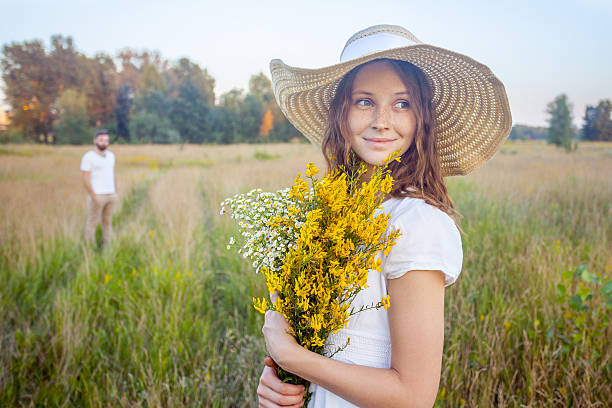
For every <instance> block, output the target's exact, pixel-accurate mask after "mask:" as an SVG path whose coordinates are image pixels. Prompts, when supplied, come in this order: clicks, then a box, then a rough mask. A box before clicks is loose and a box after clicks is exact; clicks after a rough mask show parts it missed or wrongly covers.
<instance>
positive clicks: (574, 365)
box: [0, 179, 612, 407]
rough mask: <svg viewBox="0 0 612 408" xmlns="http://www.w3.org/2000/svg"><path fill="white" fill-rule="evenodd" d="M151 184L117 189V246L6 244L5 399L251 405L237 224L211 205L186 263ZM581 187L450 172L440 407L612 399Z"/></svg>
mask: <svg viewBox="0 0 612 408" xmlns="http://www.w3.org/2000/svg"><path fill="white" fill-rule="evenodd" d="M155 181H156V179H152V180H148V181H143V182H141V183H140V184H137V185H136V186H135V187H134V189H132V190H131V191H130V192H129V193H128V194H126V195H125V197H123V203H122V209H121V211H120V212H118V213H117V214H116V215H115V217H114V222H115V225H116V239H115V240H114V241H113V242H112V244H111V245H110V246H109V247H106V248H103V249H102V250H98V249H95V248H90V247H88V246H85V245H83V244H82V243H81V242H80V241H78V240H75V239H74V238H71V237H69V236H59V237H55V238H52V239H48V240H41V242H40V243H39V246H38V249H37V251H36V255H35V256H33V257H31V259H24V258H19V257H15V256H14V253H13V252H11V251H9V249H7V248H2V249H1V250H0V281H1V282H2V285H0V309H1V310H2V313H0V348H1V350H2V352H1V353H0V406H11V407H12V406H74V407H83V406H85V407H107V406H113V407H118V406H123V407H158V406H161V407H165V406H194V407H196V406H202V407H209V406H212V407H243V406H244V407H246V406H256V394H255V388H256V385H257V381H258V377H259V374H260V372H261V368H262V360H263V357H264V355H265V351H264V345H263V340H262V337H261V324H262V318H261V316H260V315H259V314H257V313H256V312H255V311H254V310H253V308H252V306H251V297H252V296H254V295H262V294H263V293H264V292H265V288H264V285H263V282H262V280H261V279H260V278H261V277H260V276H256V275H255V274H254V273H253V272H252V271H251V270H250V268H249V266H248V265H247V264H246V262H245V261H244V260H242V259H241V258H240V257H239V256H237V255H236V254H235V253H233V252H230V251H227V250H226V243H227V240H228V238H229V236H230V235H233V234H235V230H234V226H233V224H232V222H231V220H229V219H228V218H229V217H227V218H220V217H218V216H216V215H215V214H217V209H216V208H203V209H202V211H203V213H204V214H205V215H204V219H203V222H202V223H201V225H200V226H199V227H198V228H196V229H195V230H194V231H193V233H192V234H191V237H190V239H191V245H192V246H193V248H194V249H195V250H193V251H191V252H190V256H189V257H188V258H184V257H182V256H180V254H178V253H177V252H176V251H175V250H174V249H173V248H172V247H171V246H169V245H167V244H166V240H165V238H164V234H165V231H164V228H163V226H162V223H161V222H160V221H159V220H158V219H157V218H156V215H155V212H154V211H153V210H152V208H151V203H150V202H149V200H148V192H149V189H150V186H151V185H152V184H153V183H155ZM578 187H579V186H576V185H575V182H574V181H572V180H568V181H564V182H560V183H559V185H558V187H557V188H555V189H552V190H550V191H549V192H547V193H544V194H543V195H541V196H539V197H538V198H537V199H533V200H521V199H519V198H518V197H513V196H509V197H506V198H505V199H495V198H493V197H491V196H489V195H487V193H486V192H485V191H483V190H481V189H479V188H477V187H475V186H474V185H472V184H469V183H467V182H464V181H459V180H452V182H451V184H450V186H449V188H450V190H451V195H452V196H453V198H454V199H455V202H456V203H457V206H458V209H459V211H460V212H461V213H462V214H463V216H464V219H463V221H462V224H461V226H462V229H463V230H464V234H463V236H462V238H463V244H464V268H463V273H462V276H461V277H460V279H459V281H458V282H457V283H456V284H455V285H454V286H452V287H450V288H449V289H448V290H447V297H446V322H447V327H446V341H445V343H446V344H445V354H444V361H443V371H442V379H441V385H440V392H439V394H438V400H437V402H436V405H437V406H441V407H442V406H443V407H458V406H463V405H465V406H482V407H484V406H511V407H519V406H605V405H606V404H607V403H608V402H607V401H609V395H611V394H612V387H611V384H612V367H611V365H610V352H611V351H610V347H609V341H607V339H610V338H612V333H611V330H610V325H609V313H610V309H609V306H607V303H606V302H607V301H606V298H607V299H608V302H609V297H610V294H609V292H606V290H609V289H610V286H609V285H608V286H606V282H609V280H610V266H611V263H612V260H611V258H610V256H611V251H610V242H611V238H612V211H610V209H611V208H610V202H612V197H610V194H609V192H608V191H607V190H606V189H604V188H602V189H597V188H593V189H591V190H590V192H589V194H588V195H579V194H571V193H570V192H572V191H575V190H576V189H577V188H578ZM206 188H207V187H206V184H205V183H203V184H202V185H201V186H200V189H201V193H202V194H203V195H204V196H205V197H206V195H207V194H209V192H208V191H206ZM203 201H204V202H206V201H207V200H206V199H205V200H203ZM136 224H137V225H140V226H145V227H144V228H140V229H136V228H132V227H131V225H136ZM141 230H146V231H148V233H144V234H143V233H138V231H141ZM13 250H14V248H13ZM582 265H584V267H582ZM567 271H569V272H567ZM606 288H607V289H606ZM608 304H609V303H608Z"/></svg>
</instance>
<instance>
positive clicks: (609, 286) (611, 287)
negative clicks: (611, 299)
mask: <svg viewBox="0 0 612 408" xmlns="http://www.w3.org/2000/svg"><path fill="white" fill-rule="evenodd" d="M601 291H602V292H603V293H604V294H606V295H609V294H611V293H612V280H611V281H609V282H607V283H606V284H605V285H603V287H602V288H601Z"/></svg>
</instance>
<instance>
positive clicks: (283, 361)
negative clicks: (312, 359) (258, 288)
mask: <svg viewBox="0 0 612 408" xmlns="http://www.w3.org/2000/svg"><path fill="white" fill-rule="evenodd" d="M261 331H262V333H263V335H264V338H265V340H266V349H267V350H268V353H269V354H270V357H272V359H273V360H274V361H275V362H276V364H278V365H279V366H280V367H281V368H283V369H284V370H287V371H290V367H288V366H287V363H288V359H290V358H291V357H293V356H295V355H296V354H297V353H299V351H300V350H302V347H300V345H299V344H298V343H297V342H296V341H295V338H294V337H293V336H292V335H291V334H290V329H289V323H287V319H285V317H284V316H283V315H282V314H280V313H278V312H274V311H272V310H268V311H267V312H266V318H265V323H264V326H263V328H262V329H261Z"/></svg>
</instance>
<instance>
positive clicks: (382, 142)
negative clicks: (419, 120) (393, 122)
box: [364, 138, 395, 146]
mask: <svg viewBox="0 0 612 408" xmlns="http://www.w3.org/2000/svg"><path fill="white" fill-rule="evenodd" d="M364 140H365V141H366V142H367V143H371V144H373V145H379V146H380V145H385V144H387V143H391V142H393V141H395V139H367V138H366V139H364Z"/></svg>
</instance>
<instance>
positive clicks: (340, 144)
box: [257, 25, 511, 408]
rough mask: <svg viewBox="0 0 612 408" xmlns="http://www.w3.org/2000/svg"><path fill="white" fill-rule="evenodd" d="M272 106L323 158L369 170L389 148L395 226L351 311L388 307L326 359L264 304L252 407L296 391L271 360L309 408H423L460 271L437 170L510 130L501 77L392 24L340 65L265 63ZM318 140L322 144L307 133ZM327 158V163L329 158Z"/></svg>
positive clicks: (443, 171) (281, 401)
mask: <svg viewBox="0 0 612 408" xmlns="http://www.w3.org/2000/svg"><path fill="white" fill-rule="evenodd" d="M271 70H272V79H273V83H274V86H275V93H276V97H277V101H278V103H279V105H280V107H281V109H282V110H283V112H284V113H285V115H286V116H287V117H288V118H289V120H290V121H291V122H292V123H293V124H294V125H295V126H296V127H297V128H298V129H299V130H300V131H301V132H302V133H303V134H304V135H305V136H306V137H307V138H309V139H310V140H311V141H312V142H314V143H321V145H322V150H323V153H324V155H325V157H327V158H328V164H329V165H330V167H335V166H349V165H350V161H349V160H348V158H349V154H350V152H354V153H355V154H356V155H357V156H358V157H359V158H360V159H361V160H362V161H363V162H365V163H367V164H368V165H370V166H377V165H380V164H381V163H382V161H383V160H384V159H385V158H387V157H388V156H389V155H390V154H391V153H393V152H396V151H398V150H399V151H400V154H401V160H400V161H399V162H393V163H392V164H391V165H390V166H391V171H392V175H393V178H394V180H395V184H394V188H393V191H392V192H391V194H390V196H389V197H387V200H386V201H385V202H384V203H383V205H382V211H385V212H387V213H389V214H390V216H391V218H390V221H389V224H390V226H392V227H395V228H399V229H400V230H401V232H402V235H401V236H400V238H399V239H398V240H397V242H396V245H395V246H394V247H393V249H392V250H391V252H390V253H389V254H388V256H386V257H385V256H382V255H381V259H382V261H383V267H382V273H378V272H375V271H371V272H370V274H369V275H368V287H367V288H366V289H365V290H363V291H362V292H361V293H360V294H359V296H358V297H357V298H356V299H355V301H354V302H353V305H352V306H354V307H356V308H359V307H360V306H361V305H369V304H372V303H376V302H377V301H378V300H380V299H381V298H382V296H384V295H387V294H389V295H390V298H391V307H390V308H389V309H388V310H382V309H380V310H374V309H372V310H368V311H366V312H362V313H359V314H357V315H355V316H354V317H353V318H352V319H351V321H350V322H349V323H348V325H347V327H346V328H345V329H341V330H340V331H339V332H338V333H337V334H333V335H331V336H330V337H329V338H328V339H327V342H326V344H328V345H329V346H330V347H332V348H334V347H335V346H337V345H342V344H345V342H346V340H347V339H348V338H349V337H350V345H349V346H348V347H347V348H346V349H344V350H343V351H341V352H339V353H337V354H335V355H334V356H333V358H327V357H324V356H321V355H318V354H315V353H312V352H310V351H308V350H306V349H304V348H303V347H301V346H299V345H298V344H297V343H296V341H295V339H294V338H293V337H292V336H291V335H289V334H288V333H287V329H288V325H287V322H286V321H285V319H284V317H282V315H280V314H278V313H276V312H271V311H269V312H267V313H266V318H265V324H264V327H263V330H262V331H263V334H264V336H265V340H266V347H267V349H268V353H269V354H270V358H267V359H266V367H265V368H264V371H263V373H262V376H261V378H260V384H259V387H258V390H257V393H258V396H259V406H261V407H287V406H289V407H294V406H295V407H297V406H301V404H302V403H303V392H304V390H303V387H301V386H292V385H289V384H283V383H281V382H280V381H279V380H278V378H277V377H276V375H275V370H274V365H275V364H278V365H279V366H280V367H282V368H283V369H285V370H287V371H290V372H293V373H295V374H297V375H299V376H301V377H302V378H305V379H306V380H308V381H311V382H312V384H313V385H312V386H311V391H312V392H313V397H312V400H311V403H310V407H316V408H320V407H326V408H330V407H334V408H335V407H354V406H358V407H427V406H429V407H431V406H432V405H433V403H434V401H435V399H436V394H437V390H438V385H439V380H440V368H441V361H442V348H443V342H444V289H445V286H448V285H450V284H452V283H453V282H455V280H456V279H457V277H458V276H459V273H460V272H461V264H462V256H463V253H462V247H461V237H460V234H459V231H458V229H457V227H456V225H455V222H454V217H456V213H455V210H454V206H453V202H452V201H451V199H450V197H449V196H448V193H447V190H446V187H445V185H444V180H443V177H444V176H448V175H457V174H465V173H467V172H469V171H471V170H472V169H474V168H475V167H476V166H478V165H479V164H482V163H483V162H485V161H486V160H488V159H489V158H490V157H491V156H492V155H493V154H494V152H495V151H496V149H497V148H498V146H499V145H500V144H501V142H502V141H503V140H504V139H505V137H506V136H507V135H508V132H509V131H510V126H511V118H510V111H509V108H508V102H507V98H506V94H505V91H504V88H503V85H502V84H501V82H499V80H497V78H495V76H493V74H492V73H491V72H490V70H489V69H488V68H486V67H485V66H483V65H481V64H479V63H477V62H476V61H473V60H472V59H470V58H468V57H465V56H463V55H460V54H456V53H454V52H451V51H447V50H444V49H441V48H436V47H433V46H429V45H425V44H422V43H421V42H420V41H418V40H417V39H416V38H415V37H414V36H413V35H412V34H411V33H409V32H408V31H407V30H405V29H403V28H401V27H397V26H387V25H384V26H374V27H370V28H367V29H365V30H363V31H360V32H358V33H356V34H355V35H353V36H352V37H351V39H349V41H348V42H347V44H346V46H345V48H344V50H343V52H342V56H341V63H340V64H337V65H334V66H332V67H328V68H323V69H320V70H304V69H298V68H292V67H289V66H287V65H285V64H283V63H282V62H281V61H279V60H274V61H272V63H271ZM321 135H323V139H322V140H321ZM329 158H331V160H330V159H329Z"/></svg>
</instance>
